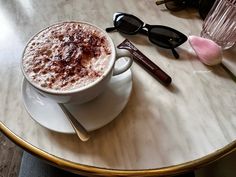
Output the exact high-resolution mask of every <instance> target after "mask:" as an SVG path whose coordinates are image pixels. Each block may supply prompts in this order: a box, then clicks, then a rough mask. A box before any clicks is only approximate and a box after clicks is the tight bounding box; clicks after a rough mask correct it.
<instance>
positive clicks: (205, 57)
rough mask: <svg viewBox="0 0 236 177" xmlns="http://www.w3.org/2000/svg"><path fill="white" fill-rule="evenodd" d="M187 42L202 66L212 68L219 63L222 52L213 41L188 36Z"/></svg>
mask: <svg viewBox="0 0 236 177" xmlns="http://www.w3.org/2000/svg"><path fill="white" fill-rule="evenodd" d="M188 41H189V43H190V45H191V46H192V48H193V50H194V51H195V53H196V55H197V56H198V58H199V59H200V61H202V62H203V63H204V64H206V65H210V66H212V65H216V64H219V63H221V60H222V50H221V47H220V46H218V45H217V44H216V43H215V42H214V41H212V40H210V39H206V38H202V37H198V36H189V37H188Z"/></svg>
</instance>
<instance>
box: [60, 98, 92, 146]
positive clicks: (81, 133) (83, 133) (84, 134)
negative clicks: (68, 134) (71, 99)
mask: <svg viewBox="0 0 236 177" xmlns="http://www.w3.org/2000/svg"><path fill="white" fill-rule="evenodd" d="M58 105H59V106H60V108H61V110H62V111H63V112H64V113H65V115H66V118H67V119H68V120H69V122H70V124H71V126H72V127H73V129H74V130H75V132H76V134H77V136H78V137H79V138H80V139H81V140H82V141H88V140H89V138H90V135H89V133H88V131H87V130H86V129H85V128H84V127H83V125H81V124H80V123H79V122H78V121H77V120H76V119H75V117H74V116H73V115H72V114H71V113H70V112H69V111H68V110H67V108H66V107H65V106H64V104H62V103H58Z"/></svg>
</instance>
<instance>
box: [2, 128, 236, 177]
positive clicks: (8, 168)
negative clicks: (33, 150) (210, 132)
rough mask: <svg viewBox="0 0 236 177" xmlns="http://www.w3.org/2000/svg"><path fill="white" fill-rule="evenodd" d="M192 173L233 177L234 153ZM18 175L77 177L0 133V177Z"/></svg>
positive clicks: (201, 176)
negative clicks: (34, 154)
mask: <svg viewBox="0 0 236 177" xmlns="http://www.w3.org/2000/svg"><path fill="white" fill-rule="evenodd" d="M21 160H22V161H21ZM20 168H21V170H20ZM194 173H195V176H196V177H235V176H236V151H234V152H233V153H231V154H230V155H228V156H226V157H224V158H223V159H221V160H218V161H217V162H214V163H212V164H210V165H208V166H206V167H204V168H201V169H198V170H196V171H195V172H194ZM19 174H20V177H59V176H60V177H64V176H68V177H69V176H70V177H79V176H78V175H73V174H71V173H68V172H65V171H62V170H60V169H57V168H55V167H52V166H49V165H48V164H45V163H44V162H42V161H41V160H39V159H37V158H35V157H34V156H32V155H30V154H28V153H26V152H23V150H22V149H20V148H19V147H18V146H16V145H15V144H14V143H12V142H11V141H10V140H9V139H7V138H6V137H5V136H4V135H3V134H2V133H1V132H0V177H18V176H19ZM58 175H59V176H58ZM193 176H194V174H193V173H189V174H185V175H180V176H178V177H193Z"/></svg>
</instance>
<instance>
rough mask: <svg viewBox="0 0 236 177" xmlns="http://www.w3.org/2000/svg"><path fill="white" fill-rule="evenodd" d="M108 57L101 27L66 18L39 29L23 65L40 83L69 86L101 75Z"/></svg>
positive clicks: (106, 64) (109, 50)
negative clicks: (62, 21) (65, 20)
mask: <svg viewBox="0 0 236 177" xmlns="http://www.w3.org/2000/svg"><path fill="white" fill-rule="evenodd" d="M110 57H111V46H110V44H109V41H108V40H107V39H106V37H105V35H104V34H103V32H102V31H100V30H99V29H97V28H95V27H93V26H90V25H89V24H84V23H76V22H68V23H61V24H57V25H54V26H51V27H49V28H47V29H45V30H43V31H42V32H40V33H39V34H38V35H36V36H35V37H34V38H33V39H32V40H31V41H30V42H29V44H28V45H27V47H26V49H25V52H24V56H23V69H24V71H25V73H26V74H27V76H28V78H29V79H30V80H31V81H32V82H34V83H35V84H37V85H38V86H40V87H43V88H46V89H53V90H73V89H76V88H80V87H83V86H85V85H88V84H90V83H92V82H94V81H95V80H97V79H98V78H100V77H102V74H103V73H104V72H105V71H106V69H107V67H108V65H109V59H110Z"/></svg>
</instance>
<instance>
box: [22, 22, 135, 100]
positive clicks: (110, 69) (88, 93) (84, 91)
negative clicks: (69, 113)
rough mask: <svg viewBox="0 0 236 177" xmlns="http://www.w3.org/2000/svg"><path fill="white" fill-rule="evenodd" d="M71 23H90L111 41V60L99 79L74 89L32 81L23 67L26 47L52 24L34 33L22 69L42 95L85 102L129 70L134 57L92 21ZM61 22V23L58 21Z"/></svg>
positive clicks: (27, 78) (26, 77)
mask: <svg viewBox="0 0 236 177" xmlns="http://www.w3.org/2000/svg"><path fill="white" fill-rule="evenodd" d="M61 23H68V22H61ZM71 23H80V24H86V25H90V26H92V27H93V28H96V29H97V30H99V31H101V32H102V33H103V34H104V35H105V37H106V39H107V40H108V41H109V44H110V47H111V56H110V59H109V60H110V61H109V64H108V66H107V68H106V70H105V72H104V73H103V74H102V75H101V77H99V78H98V79H97V80H95V81H94V82H92V83H89V84H88V85H85V86H83V87H79V88H75V89H72V90H63V91H61V90H52V89H50V90H49V89H45V88H44V87H41V86H39V84H36V83H34V82H32V81H31V79H30V78H29V76H28V75H27V74H26V72H25V71H24V68H23V57H24V53H25V49H26V47H27V46H28V44H29V43H30V41H31V40H32V39H34V37H35V36H36V35H37V34H39V33H40V32H42V31H44V30H45V29H47V28H49V27H52V26H54V25H57V24H54V25H51V26H49V27H47V28H45V29H43V30H41V31H40V32H39V33H37V34H36V35H34V36H33V37H32V38H31V39H30V40H29V42H28V43H27V45H26V47H25V49H24V51H23V55H22V61H21V69H22V72H23V75H24V78H25V79H26V80H27V81H28V82H29V83H30V85H32V86H33V87H34V88H35V90H36V91H37V92H39V93H40V94H41V95H43V96H45V97H48V98H51V99H53V100H54V101H56V102H58V103H71V102H76V103H85V102H88V101H90V100H92V99H94V98H96V97H97V96H98V95H100V94H101V93H102V92H103V91H105V89H106V87H107V85H108V83H109V81H110V79H111V77H113V76H115V75H119V74H122V73H123V72H125V71H126V70H128V69H129V68H130V67H131V65H132V61H133V60H132V58H131V55H130V53H129V52H128V51H126V50H122V49H117V50H116V48H115V46H114V43H113V41H112V39H111V38H110V36H109V35H108V34H107V33H106V32H105V31H104V30H102V29H101V28H99V27H97V26H95V25H92V24H90V23H87V22H71ZM58 24H60V23H58ZM123 57H125V58H126V61H127V62H126V64H124V65H123V66H122V67H119V68H116V67H115V63H116V61H117V60H119V59H121V58H123Z"/></svg>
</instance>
